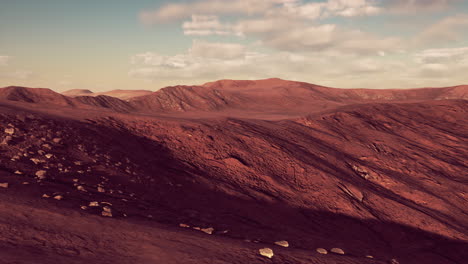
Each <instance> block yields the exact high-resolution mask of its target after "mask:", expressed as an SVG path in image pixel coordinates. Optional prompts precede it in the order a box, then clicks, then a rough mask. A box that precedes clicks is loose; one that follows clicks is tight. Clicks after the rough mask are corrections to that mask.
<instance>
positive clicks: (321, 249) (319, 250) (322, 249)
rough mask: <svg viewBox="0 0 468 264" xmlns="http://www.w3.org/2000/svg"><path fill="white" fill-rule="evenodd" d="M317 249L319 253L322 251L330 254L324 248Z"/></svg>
mask: <svg viewBox="0 0 468 264" xmlns="http://www.w3.org/2000/svg"><path fill="white" fill-rule="evenodd" d="M315 251H317V253H320V254H324V255H325V254H328V251H327V250H326V249H324V248H317V249H316V250H315Z"/></svg>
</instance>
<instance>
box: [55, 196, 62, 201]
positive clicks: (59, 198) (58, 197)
mask: <svg viewBox="0 0 468 264" xmlns="http://www.w3.org/2000/svg"><path fill="white" fill-rule="evenodd" d="M54 199H55V200H59V201H60V200H62V199H63V196H62V195H56V196H54Z"/></svg>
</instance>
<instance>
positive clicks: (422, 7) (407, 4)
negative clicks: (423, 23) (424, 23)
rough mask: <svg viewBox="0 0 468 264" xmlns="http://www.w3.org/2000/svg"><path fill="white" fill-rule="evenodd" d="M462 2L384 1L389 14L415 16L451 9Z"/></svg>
mask: <svg viewBox="0 0 468 264" xmlns="http://www.w3.org/2000/svg"><path fill="white" fill-rule="evenodd" d="M457 2H460V0H392V1H384V8H385V9H387V11H388V12H391V13H397V14H413V13H421V12H438V11H442V10H445V9H447V8H449V7H451V6H452V5H453V4H455V3H457Z"/></svg>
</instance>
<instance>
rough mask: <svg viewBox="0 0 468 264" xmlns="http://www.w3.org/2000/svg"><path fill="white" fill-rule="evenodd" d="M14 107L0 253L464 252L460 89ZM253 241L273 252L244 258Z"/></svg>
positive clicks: (440, 257)
mask: <svg viewBox="0 0 468 264" xmlns="http://www.w3.org/2000/svg"><path fill="white" fill-rule="evenodd" d="M244 85H245V84H242V87H244ZM232 87H233V86H229V88H225V89H223V88H219V89H223V91H228V90H230V89H234V88H232ZM245 87H247V88H248V89H253V90H255V89H257V88H254V86H248V85H247V86H245ZM249 87H250V88H249ZM181 89H182V90H184V91H185V89H186V88H185V87H184V88H181ZM193 89H194V90H196V92H199V89H202V88H198V87H197V88H193ZM239 89H240V88H239ZM248 89H246V90H248ZM281 89H282V88H278V90H281ZM303 89H304V91H307V89H306V88H303ZM196 92H194V93H196ZM312 92H313V93H318V92H317V91H310V93H312ZM307 93H309V91H307ZM322 96H330V95H326V94H325V95H322ZM431 96H436V95H431ZM437 96H441V95H440V93H438V95H437ZM90 98H95V97H90ZM104 99H108V98H106V97H104ZM198 102H199V103H200V101H198ZM239 102H243V101H239ZM200 105H203V104H202V103H200ZM28 106H29V105H27V104H26V105H15V104H4V105H0V113H1V114H0V121H1V126H2V130H1V132H2V133H1V135H0V142H2V144H1V145H0V148H1V152H0V164H1V165H0V171H1V174H0V183H2V184H3V186H5V185H4V184H6V183H7V184H8V185H6V186H7V188H2V189H1V192H0V195H1V196H2V199H0V200H1V202H0V208H1V209H0V216H1V219H9V220H8V221H6V222H1V223H0V229H1V230H5V231H4V232H3V234H4V235H3V236H2V240H0V242H2V243H3V244H0V246H1V248H2V249H6V250H2V251H0V252H3V253H0V256H2V257H3V258H5V259H7V260H11V262H15V261H16V262H20V263H21V262H22V261H23V262H26V263H30V262H28V261H25V259H29V260H32V259H34V260H35V261H36V262H34V263H51V262H52V263H56V262H64V261H70V263H83V262H84V261H86V262H91V263H109V262H114V263H135V260H138V263H152V262H154V261H156V262H161V263H434V264H436V263H437V264H444V263H447V264H448V263H462V262H463V260H464V259H466V258H467V257H468V256H467V255H466V253H465V252H466V251H465V250H464V248H466V247H467V241H468V232H467V230H468V224H467V223H468V221H467V220H468V216H467V214H466V212H467V211H468V210H467V209H468V208H467V207H466V204H467V203H466V195H467V193H468V188H467V186H466V182H467V178H466V176H467V174H466V170H467V165H468V164H467V163H466V160H467V159H466V157H467V156H468V153H467V149H466V145H467V144H468V134H467V131H468V127H467V124H468V120H467V117H468V115H467V110H466V109H468V102H467V101H466V100H430V101H424V102H406V103H401V102H392V103H389V102H384V103H383V102H373V103H366V104H354V105H346V106H343V107H338V108H335V109H330V110H329V111H327V112H323V113H311V114H309V115H305V116H303V117H301V118H293V119H289V120H279V121H271V120H270V121H266V120H261V119H258V118H257V119H252V118H249V119H247V118H236V117H228V118H223V117H210V118H193V116H188V117H187V118H184V117H183V116H180V115H176V116H173V117H171V116H170V115H166V116H164V117H156V116H149V115H139V114H135V113H127V114H124V113H113V112H111V111H108V112H102V111H98V112H96V111H95V110H92V109H82V108H73V111H69V110H66V108H60V107H58V106H57V107H56V110H57V111H51V110H50V109H49V108H37V107H34V108H32V107H28ZM210 107H212V106H210ZM61 109H63V110H61ZM96 109H99V108H96ZM206 109H211V108H209V107H207V108H206ZM11 208H17V209H18V210H20V211H21V213H18V211H16V210H12V209H11ZM102 215H103V216H102ZM26 223H29V224H26ZM110 226H114V227H117V228H110ZM180 226H182V227H180ZM185 226H188V227H185ZM211 228H213V229H211ZM197 229H204V230H205V232H208V233H211V235H209V234H207V233H205V232H200V231H199V230H197ZM280 240H286V241H288V242H289V247H288V248H282V247H279V246H277V245H275V244H274V242H276V241H280ZM265 247H268V248H272V249H273V250H274V252H275V256H274V257H273V259H271V260H270V259H267V258H265V257H262V256H260V255H259V254H258V250H259V249H261V248H265ZM317 248H324V249H327V250H328V251H330V249H331V248H340V249H343V250H344V252H345V254H344V255H339V254H333V253H329V254H327V255H322V254H319V253H317V252H316V249H317ZM22 249H24V251H25V252H27V254H14V253H12V252H17V251H18V250H22ZM12 250H13V251H12ZM14 250H16V251H14ZM368 255H371V256H372V257H373V258H369V257H367V256H368ZM195 256H196V257H195ZM195 259H196V260H195ZM392 259H393V260H394V261H393V260H392ZM73 261H75V262H73ZM392 261H393V262H392ZM395 261H397V262H395Z"/></svg>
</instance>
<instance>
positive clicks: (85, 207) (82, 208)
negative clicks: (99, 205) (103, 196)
mask: <svg viewBox="0 0 468 264" xmlns="http://www.w3.org/2000/svg"><path fill="white" fill-rule="evenodd" d="M80 208H81V210H86V209H88V206H86V205H82V206H81V207H80Z"/></svg>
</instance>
